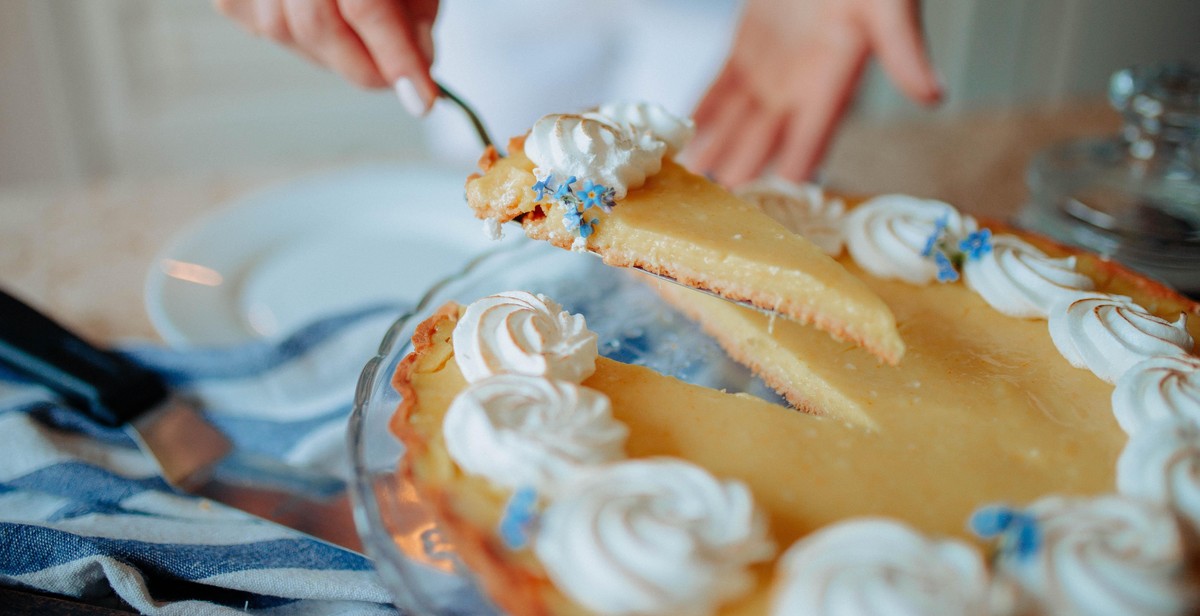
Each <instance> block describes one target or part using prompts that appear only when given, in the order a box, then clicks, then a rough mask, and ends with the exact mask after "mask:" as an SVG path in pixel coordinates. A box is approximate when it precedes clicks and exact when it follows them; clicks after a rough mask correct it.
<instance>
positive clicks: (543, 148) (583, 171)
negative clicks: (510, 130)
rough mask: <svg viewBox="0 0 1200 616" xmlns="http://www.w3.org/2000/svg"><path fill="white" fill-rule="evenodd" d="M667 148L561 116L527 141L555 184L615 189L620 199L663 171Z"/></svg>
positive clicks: (547, 120)
mask: <svg viewBox="0 0 1200 616" xmlns="http://www.w3.org/2000/svg"><path fill="white" fill-rule="evenodd" d="M666 149H667V146H666V144H665V143H663V142H662V141H659V140H658V139H656V138H655V137H654V136H653V135H651V134H649V133H643V132H637V131H629V130H626V129H625V128H621V127H619V126H614V125H612V124H609V123H608V122H603V121H600V120H598V119H596V118H594V117H593V118H587V117H584V116H581V115H566V114H555V115H548V116H545V117H543V118H542V119H540V120H538V121H537V122H536V123H534V125H533V129H532V130H531V131H530V132H529V136H528V137H527V138H526V139H525V155H526V156H528V157H529V160H531V161H533V164H535V165H537V169H538V171H539V172H540V173H543V174H545V173H552V174H553V175H554V178H555V183H556V184H558V183H562V182H565V181H567V179H568V178H569V177H572V176H573V177H575V178H576V180H577V181H579V182H583V181H585V180H591V181H592V182H595V183H597V184H602V185H604V186H605V187H607V188H611V189H613V191H614V193H615V197H616V198H617V199H621V198H623V197H624V196H625V195H626V193H627V192H628V190H629V189H630V188H637V187H638V186H641V185H642V184H644V183H645V182H646V178H647V177H648V176H651V175H654V174H655V173H658V172H659V170H660V169H662V157H663V154H664V153H665V152H666Z"/></svg>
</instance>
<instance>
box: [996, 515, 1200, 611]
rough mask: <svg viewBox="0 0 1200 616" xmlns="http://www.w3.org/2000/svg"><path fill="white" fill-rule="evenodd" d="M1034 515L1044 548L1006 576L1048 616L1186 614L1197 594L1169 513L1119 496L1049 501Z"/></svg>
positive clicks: (1005, 561) (1012, 560) (1008, 565)
mask: <svg viewBox="0 0 1200 616" xmlns="http://www.w3.org/2000/svg"><path fill="white" fill-rule="evenodd" d="M1027 512H1028V513H1029V514H1031V515H1033V516H1034V518H1035V519H1036V520H1037V524H1038V529H1039V531H1040V536H1041V547H1040V548H1039V549H1038V550H1037V552H1035V553H1034V554H1032V555H1030V556H1028V557H1026V558H1020V557H1017V556H1015V555H1011V554H1005V555H1003V556H1002V557H1001V558H1000V559H999V560H998V564H997V568H998V572H999V575H1001V576H1002V577H1003V578H1005V579H1006V580H1010V581H1012V582H1014V583H1015V584H1016V586H1017V587H1018V588H1020V590H1021V591H1022V592H1023V593H1025V594H1027V595H1028V596H1029V597H1030V598H1032V599H1034V600H1035V601H1036V602H1038V603H1040V604H1041V607H1042V608H1043V609H1042V611H1043V612H1044V613H1048V614H1112V615H1114V616H1115V615H1124V614H1139V615H1144V616H1154V615H1159V614H1161V615H1164V616H1166V615H1169V614H1182V613H1186V612H1187V610H1188V609H1189V608H1190V607H1191V606H1192V605H1193V603H1194V599H1195V597H1196V594H1195V592H1194V590H1195V588H1194V586H1193V583H1191V582H1189V581H1188V571H1187V560H1186V550H1185V548H1184V544H1183V537H1182V535H1181V533H1180V529H1179V526H1178V524H1177V522H1176V521H1175V518H1174V516H1172V515H1171V513H1170V511H1168V510H1167V509H1165V508H1163V507H1161V506H1158V505H1155V504H1153V503H1148V502H1145V501H1140V500H1135V499H1132V498H1126V497H1121V496H1116V495H1106V496H1100V497H1097V498H1093V499H1070V498H1064V497H1057V496H1052V497H1047V498H1044V499H1042V500H1039V501H1037V502H1036V503H1034V504H1033V505H1032V506H1031V507H1030V508H1029V509H1028V510H1027Z"/></svg>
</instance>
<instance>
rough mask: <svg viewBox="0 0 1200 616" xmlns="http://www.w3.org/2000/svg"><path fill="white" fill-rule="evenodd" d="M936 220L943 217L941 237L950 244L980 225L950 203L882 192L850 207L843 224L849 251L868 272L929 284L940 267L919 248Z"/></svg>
mask: <svg viewBox="0 0 1200 616" xmlns="http://www.w3.org/2000/svg"><path fill="white" fill-rule="evenodd" d="M939 220H944V221H945V223H946V231H945V237H946V239H947V241H949V242H951V243H953V244H957V243H958V242H959V240H961V239H963V238H965V237H966V236H967V235H968V234H970V233H971V232H973V231H975V230H976V229H978V226H979V225H978V224H977V223H976V222H975V219H974V218H972V217H970V216H967V215H965V214H961V213H959V211H958V210H956V209H954V206H952V205H950V204H949V203H943V202H941V201H934V200H931V199H918V198H916V197H910V196H908V195H883V196H880V197H875V198H874V199H871V200H870V201H867V202H866V203H863V204H862V205H860V206H858V207H857V208H855V209H854V211H852V212H850V215H849V216H847V217H846V219H845V223H844V224H843V226H842V229H843V231H844V233H845V234H846V247H847V248H849V249H850V256H852V257H854V262H855V263H857V264H858V266H859V267H861V268H863V269H864V270H867V272H868V273H870V274H873V275H874V276H876V277H878V278H896V279H900V280H903V281H905V282H909V283H912V284H928V283H930V282H933V281H934V280H937V273H938V268H937V264H936V263H935V262H934V260H933V259H931V258H929V257H926V256H924V255H923V254H922V252H923V251H924V250H925V242H926V240H928V238H929V236H930V235H931V234H932V233H933V232H934V230H935V229H936V228H937V224H938V221H939Z"/></svg>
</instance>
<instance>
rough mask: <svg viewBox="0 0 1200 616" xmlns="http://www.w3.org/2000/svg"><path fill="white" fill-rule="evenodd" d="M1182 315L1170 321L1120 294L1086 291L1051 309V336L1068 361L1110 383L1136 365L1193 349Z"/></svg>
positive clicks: (1182, 353) (1184, 317)
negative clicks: (1084, 293)
mask: <svg viewBox="0 0 1200 616" xmlns="http://www.w3.org/2000/svg"><path fill="white" fill-rule="evenodd" d="M1186 325H1187V317H1186V316H1185V315H1180V317H1179V320H1178V321H1176V322H1175V323H1170V322H1168V321H1165V320H1163V319H1160V318H1158V317H1156V316H1154V315H1152V314H1150V312H1149V311H1147V310H1146V309H1145V308H1142V307H1141V306H1139V305H1137V304H1135V303H1133V300H1131V299H1130V298H1128V297H1125V296H1123V295H1108V294H1104V293H1089V294H1086V295H1082V296H1080V297H1079V299H1075V300H1073V301H1070V300H1068V301H1064V302H1062V303H1060V304H1056V305H1055V306H1054V307H1053V308H1051V309H1050V338H1051V340H1053V341H1054V346H1056V347H1058V351H1059V352H1060V353H1062V355H1063V357H1065V358H1066V359H1067V361H1069V362H1071V365H1072V366H1075V367H1076V368H1087V369H1088V370H1091V371H1092V372H1093V373H1094V374H1095V375H1096V376H1098V377H1100V378H1102V379H1104V380H1105V381H1108V382H1109V383H1115V382H1116V381H1117V379H1118V378H1120V377H1121V375H1122V374H1124V373H1125V371H1126V370H1129V369H1130V368H1131V367H1133V365H1134V364H1136V363H1138V362H1139V361H1142V360H1145V359H1149V358H1151V357H1154V356H1156V355H1170V356H1179V355H1184V354H1186V353H1187V352H1188V351H1190V350H1191V348H1192V337H1191V335H1189V334H1188V332H1187V327H1186Z"/></svg>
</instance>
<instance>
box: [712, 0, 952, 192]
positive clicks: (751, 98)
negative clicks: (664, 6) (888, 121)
mask: <svg viewBox="0 0 1200 616" xmlns="http://www.w3.org/2000/svg"><path fill="white" fill-rule="evenodd" d="M871 54H875V55H876V56H877V57H878V58H879V61H880V63H881V64H882V65H883V68H884V70H885V71H886V72H887V74H888V76H889V77H890V78H891V80H892V82H893V83H895V84H896V86H897V87H899V88H900V90H901V91H902V92H904V94H906V95H907V96H908V97H909V98H911V99H913V100H914V101H917V102H920V103H924V104H933V103H936V102H938V101H940V100H941V97H942V88H941V85H940V83H939V81H938V78H937V76H936V75H935V74H934V71H933V68H932V67H931V66H930V63H929V59H928V58H927V56H926V53H925V45H924V40H923V38H922V35H921V30H920V27H919V24H918V6H917V1H916V0H747V4H746V8H745V13H744V14H743V17H742V22H741V24H740V26H739V28H738V33H737V36H736V38H735V40H734V46H733V51H732V52H731V53H730V56H729V59H728V60H727V61H726V63H725V66H724V68H723V69H722V71H721V73H720V75H719V76H718V77H717V79H716V81H714V82H713V85H712V86H711V87H710V88H709V90H708V92H707V93H706V94H705V95H704V98H703V99H702V100H701V101H700V104H699V106H698V107H697V108H696V112H695V120H696V125H697V138H696V140H695V142H694V143H693V145H692V147H691V148H690V151H689V152H688V154H689V160H690V162H691V163H692V166H693V167H695V168H697V169H698V170H700V171H705V172H710V173H712V174H713V175H715V176H716V178H717V179H718V180H719V181H720V182H722V183H723V184H726V185H729V186H735V185H738V184H741V183H743V182H746V181H748V180H751V179H754V178H755V177H758V176H759V175H761V174H762V172H763V171H764V169H767V168H768V167H771V166H773V167H774V172H775V173H776V174H777V175H779V176H782V177H784V178H787V179H790V180H794V181H801V180H804V179H807V178H808V177H809V175H810V174H811V173H812V171H813V170H814V168H816V166H817V165H818V163H819V162H820V160H821V157H822V156H823V155H824V153H825V149H826V147H827V146H828V144H829V141H830V137H831V136H832V134H833V132H834V128H835V127H836V126H837V124H838V122H839V121H840V120H841V118H842V115H843V114H844V113H845V111H846V106H847V104H848V103H849V101H850V99H851V95H852V94H853V92H854V89H855V87H856V85H857V83H858V80H859V77H860V75H861V73H862V69H863V66H864V65H865V63H866V60H867V58H868V57H870V55H871Z"/></svg>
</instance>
